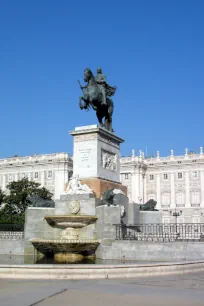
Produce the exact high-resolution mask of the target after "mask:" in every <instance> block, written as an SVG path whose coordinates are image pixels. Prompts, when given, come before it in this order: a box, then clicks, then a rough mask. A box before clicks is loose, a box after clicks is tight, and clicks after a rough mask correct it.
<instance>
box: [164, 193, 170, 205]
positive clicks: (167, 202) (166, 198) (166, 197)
mask: <svg viewBox="0 0 204 306" xmlns="http://www.w3.org/2000/svg"><path fill="white" fill-rule="evenodd" d="M162 205H170V193H169V192H164V193H163V194H162Z"/></svg>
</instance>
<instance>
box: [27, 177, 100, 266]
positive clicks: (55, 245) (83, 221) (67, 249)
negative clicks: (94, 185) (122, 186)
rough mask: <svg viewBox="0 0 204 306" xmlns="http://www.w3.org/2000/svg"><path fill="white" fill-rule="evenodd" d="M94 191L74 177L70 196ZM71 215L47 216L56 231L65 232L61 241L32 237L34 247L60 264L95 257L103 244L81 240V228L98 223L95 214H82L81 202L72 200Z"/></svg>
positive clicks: (67, 192) (68, 194)
mask: <svg viewBox="0 0 204 306" xmlns="http://www.w3.org/2000/svg"><path fill="white" fill-rule="evenodd" d="M90 193H92V190H90V189H89V187H88V186H87V185H81V183H80V181H79V179H78V177H74V178H72V180H71V181H70V183H69V185H68V188H67V190H66V195H67V196H71V197H73V196H75V197H76V196H77V195H84V194H90ZM69 211H70V212H71V213H70V214H65V215H57V214H56V215H54V216H45V217H44V219H45V220H46V221H47V223H48V224H49V225H50V226H51V227H53V228H60V229H63V230H62V232H61V237H60V239H57V240H56V239H55V240H54V239H49V240H48V239H40V238H32V239H30V241H31V242H32V244H33V246H34V247H35V248H36V249H37V250H38V251H39V252H40V253H42V254H44V255H45V256H54V260H55V261H56V262H61V263H62V262H63V263H76V262H80V261H82V260H83V259H84V258H87V257H88V258H90V257H93V256H94V254H95V251H96V249H97V247H98V245H99V243H100V242H99V240H95V239H85V238H80V231H79V229H80V228H83V227H86V226H88V225H91V224H94V223H95V222H96V221H97V217H96V216H95V215H85V214H80V201H79V200H71V201H70V205H69Z"/></svg>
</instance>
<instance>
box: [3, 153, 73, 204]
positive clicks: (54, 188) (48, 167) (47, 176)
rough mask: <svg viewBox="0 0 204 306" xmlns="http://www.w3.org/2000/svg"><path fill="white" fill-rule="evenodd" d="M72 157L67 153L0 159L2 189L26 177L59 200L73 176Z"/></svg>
mask: <svg viewBox="0 0 204 306" xmlns="http://www.w3.org/2000/svg"><path fill="white" fill-rule="evenodd" d="M72 168H73V162H72V157H71V156H70V155H69V154H67V153H53V154H42V155H33V156H25V157H20V156H13V157H10V158H4V159H0V188H1V189H2V190H5V189H6V186H7V184H8V183H9V182H12V181H18V180H20V179H22V178H24V177H27V178H28V179H29V180H32V181H35V182H38V183H40V184H41V186H44V187H46V188H47V189H49V190H50V191H51V192H52V193H53V194H54V198H55V199H58V198H59V196H60V194H61V193H62V192H63V191H64V189H65V188H66V184H67V182H68V180H69V178H70V177H71V176H72Z"/></svg>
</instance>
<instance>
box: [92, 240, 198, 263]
mask: <svg viewBox="0 0 204 306" xmlns="http://www.w3.org/2000/svg"><path fill="white" fill-rule="evenodd" d="M97 257H98V258H101V259H115V260H124V259H125V260H138V261H160V262H161V261H170V262H172V261H188V260H204V242H185V241H182V242H151V241H145V242H139V241H134V240H131V241H130V240H129V241H125V240H118V241H113V242H112V243H111V244H109V245H107V244H105V243H102V244H101V245H100V247H99V248H98V250H97Z"/></svg>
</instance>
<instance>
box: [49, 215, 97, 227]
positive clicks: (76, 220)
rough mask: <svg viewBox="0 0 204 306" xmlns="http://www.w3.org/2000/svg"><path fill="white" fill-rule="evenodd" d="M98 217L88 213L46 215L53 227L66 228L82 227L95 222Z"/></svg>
mask: <svg viewBox="0 0 204 306" xmlns="http://www.w3.org/2000/svg"><path fill="white" fill-rule="evenodd" d="M97 219H98V218H97V217H96V216H88V215H64V216H60V215H57V216H46V217H45V220H46V221H47V223H48V224H49V225H50V226H52V227H58V228H62V229H65V228H67V227H72V228H82V227H85V226H87V225H90V224H94V223H95V222H96V220H97Z"/></svg>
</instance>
